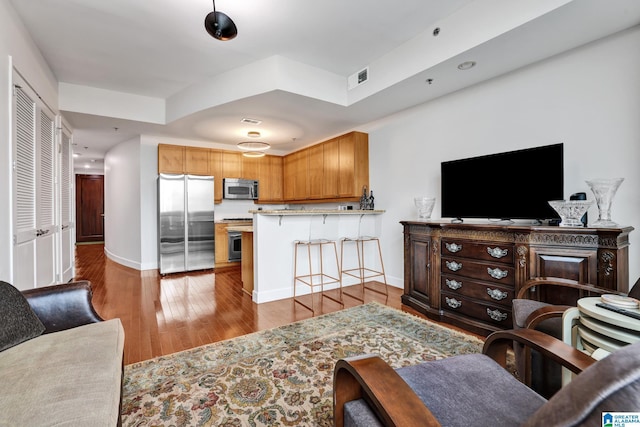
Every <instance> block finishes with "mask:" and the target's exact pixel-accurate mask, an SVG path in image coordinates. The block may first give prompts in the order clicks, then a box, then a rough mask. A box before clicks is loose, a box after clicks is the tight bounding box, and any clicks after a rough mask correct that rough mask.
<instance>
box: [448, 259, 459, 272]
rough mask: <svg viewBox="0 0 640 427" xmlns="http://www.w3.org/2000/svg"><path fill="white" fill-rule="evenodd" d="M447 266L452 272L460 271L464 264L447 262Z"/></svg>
mask: <svg viewBox="0 0 640 427" xmlns="http://www.w3.org/2000/svg"><path fill="white" fill-rule="evenodd" d="M445 264H446V265H447V268H448V269H449V270H451V271H458V270H460V269H461V268H462V263H459V262H455V261H446V262H445Z"/></svg>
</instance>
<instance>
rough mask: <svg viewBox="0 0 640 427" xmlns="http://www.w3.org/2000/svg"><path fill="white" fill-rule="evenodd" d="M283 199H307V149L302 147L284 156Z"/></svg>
mask: <svg viewBox="0 0 640 427" xmlns="http://www.w3.org/2000/svg"><path fill="white" fill-rule="evenodd" d="M283 170H284V183H283V185H284V198H285V201H303V200H307V199H309V150H308V149H303V150H300V151H296V152H295V153H291V154H289V155H287V156H285V158H284V164H283Z"/></svg>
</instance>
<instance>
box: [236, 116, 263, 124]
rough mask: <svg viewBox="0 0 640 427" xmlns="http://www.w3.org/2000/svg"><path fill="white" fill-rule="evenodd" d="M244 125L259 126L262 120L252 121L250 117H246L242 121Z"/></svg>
mask: <svg viewBox="0 0 640 427" xmlns="http://www.w3.org/2000/svg"><path fill="white" fill-rule="evenodd" d="M240 121H241V122H242V123H247V124H250V125H259V124H260V123H262V120H258V119H250V118H249V117H245V118H243V119H242V120H240Z"/></svg>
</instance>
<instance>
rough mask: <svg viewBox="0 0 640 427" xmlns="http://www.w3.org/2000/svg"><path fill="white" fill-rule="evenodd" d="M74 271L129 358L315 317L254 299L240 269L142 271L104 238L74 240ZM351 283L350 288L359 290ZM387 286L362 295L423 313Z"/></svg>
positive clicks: (329, 308) (334, 306) (320, 308)
mask: <svg viewBox="0 0 640 427" xmlns="http://www.w3.org/2000/svg"><path fill="white" fill-rule="evenodd" d="M75 278H76V280H81V279H84V280H89V281H90V282H91V284H92V288H93V304H94V306H95V307H96V310H97V311H98V313H99V314H100V315H101V316H102V317H103V318H105V319H112V318H116V317H119V318H120V320H121V321H122V324H123V326H124V330H125V355H124V363H125V364H130V363H135V362H138V361H141V360H146V359H150V358H153V357H157V356H162V355H165V354H170V353H174V352H177V351H181V350H186V349H189V348H193V347H197V346H201V345H204V344H209V343H212V342H216V341H221V340H225V339H229V338H234V337H237V336H240V335H244V334H249V333H252V332H256V331H260V330H264V329H270V328H274V327H277V326H281V325H285V324H287V323H291V322H295V321H298V320H303V319H308V318H310V317H312V313H311V311H310V310H308V309H306V308H304V307H302V306H300V305H299V304H294V302H293V299H291V298H290V299H286V300H280V301H274V302H268V303H263V304H254V303H253V302H252V301H251V297H250V296H249V295H248V294H246V293H245V292H243V291H242V282H241V279H240V269H239V268H232V269H227V270H224V271H219V272H216V273H214V272H213V271H205V272H198V273H189V274H173V275H167V276H165V277H162V276H160V275H159V274H158V273H157V270H153V271H149V270H148V271H143V272H140V271H138V270H134V269H131V268H127V267H124V266H122V265H120V264H117V263H115V262H113V261H111V260H110V259H108V258H107V257H106V256H105V255H104V245H102V244H95V245H81V246H77V247H76V277H75ZM380 286H384V285H382V284H380ZM345 289H346V288H345ZM354 289H355V288H349V292H351V293H354V292H357V291H355V290H354ZM388 291H389V298H388V299H387V300H386V301H385V297H384V295H380V294H378V293H375V292H371V291H367V292H366V293H365V301H366V302H370V301H377V302H380V303H382V304H386V305H388V306H390V307H395V308H399V309H403V310H404V311H407V312H410V313H413V314H416V315H419V316H421V315H420V314H418V313H417V312H415V311H414V310H412V309H411V308H409V307H406V306H403V305H402V303H401V301H400V297H401V295H402V290H401V289H398V288H395V287H392V286H389V287H388ZM319 299H320V298H316V306H315V307H316V315H317V314H320V313H323V314H324V313H330V312H333V311H337V310H340V309H341V308H342V307H341V305H340V304H338V303H335V302H333V301H331V300H329V299H328V298H323V299H322V300H323V301H322V303H321V304H320V303H319V301H318V300H319ZM344 302H345V307H352V306H356V305H359V304H361V302H359V301H358V300H356V299H354V298H350V297H344ZM421 317H424V316H421Z"/></svg>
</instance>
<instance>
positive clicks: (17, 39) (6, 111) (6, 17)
mask: <svg viewBox="0 0 640 427" xmlns="http://www.w3.org/2000/svg"><path fill="white" fill-rule="evenodd" d="M12 67H13V68H15V69H17V70H18V71H19V72H20V73H21V75H22V76H23V77H24V79H25V80H26V81H27V82H29V84H30V85H31V86H33V88H34V89H35V91H36V92H38V94H39V95H40V96H41V97H42V100H43V101H44V102H45V103H46V104H47V105H48V106H49V107H51V108H52V109H53V111H54V112H57V111H58V109H57V105H58V99H57V98H58V92H57V82H56V81H55V78H54V77H53V74H52V73H51V70H50V69H49V67H48V66H47V65H46V63H45V61H44V59H43V58H42V55H41V54H40V51H39V50H38V49H37V48H36V47H35V44H34V43H33V41H32V39H31V37H30V36H29V34H28V33H27V31H26V30H25V28H24V27H23V25H22V23H21V21H20V19H19V18H18V16H17V14H16V13H15V11H14V9H13V7H12V6H11V4H10V3H9V1H8V0H0V165H2V167H0V194H3V200H4V203H0V280H5V281H9V282H10V281H11V280H12V276H13V274H12V265H13V240H12V236H13V232H12V229H11V223H12V220H11V218H12V209H13V204H12V201H13V198H12V196H11V195H12V194H13V191H12V188H11V167H10V165H11V164H12V161H13V156H12V152H11V147H12V144H11V138H12V135H11V114H12V113H11V103H12V100H11V96H12V95H11V93H12V92H11V85H12V77H11V75H12Z"/></svg>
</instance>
